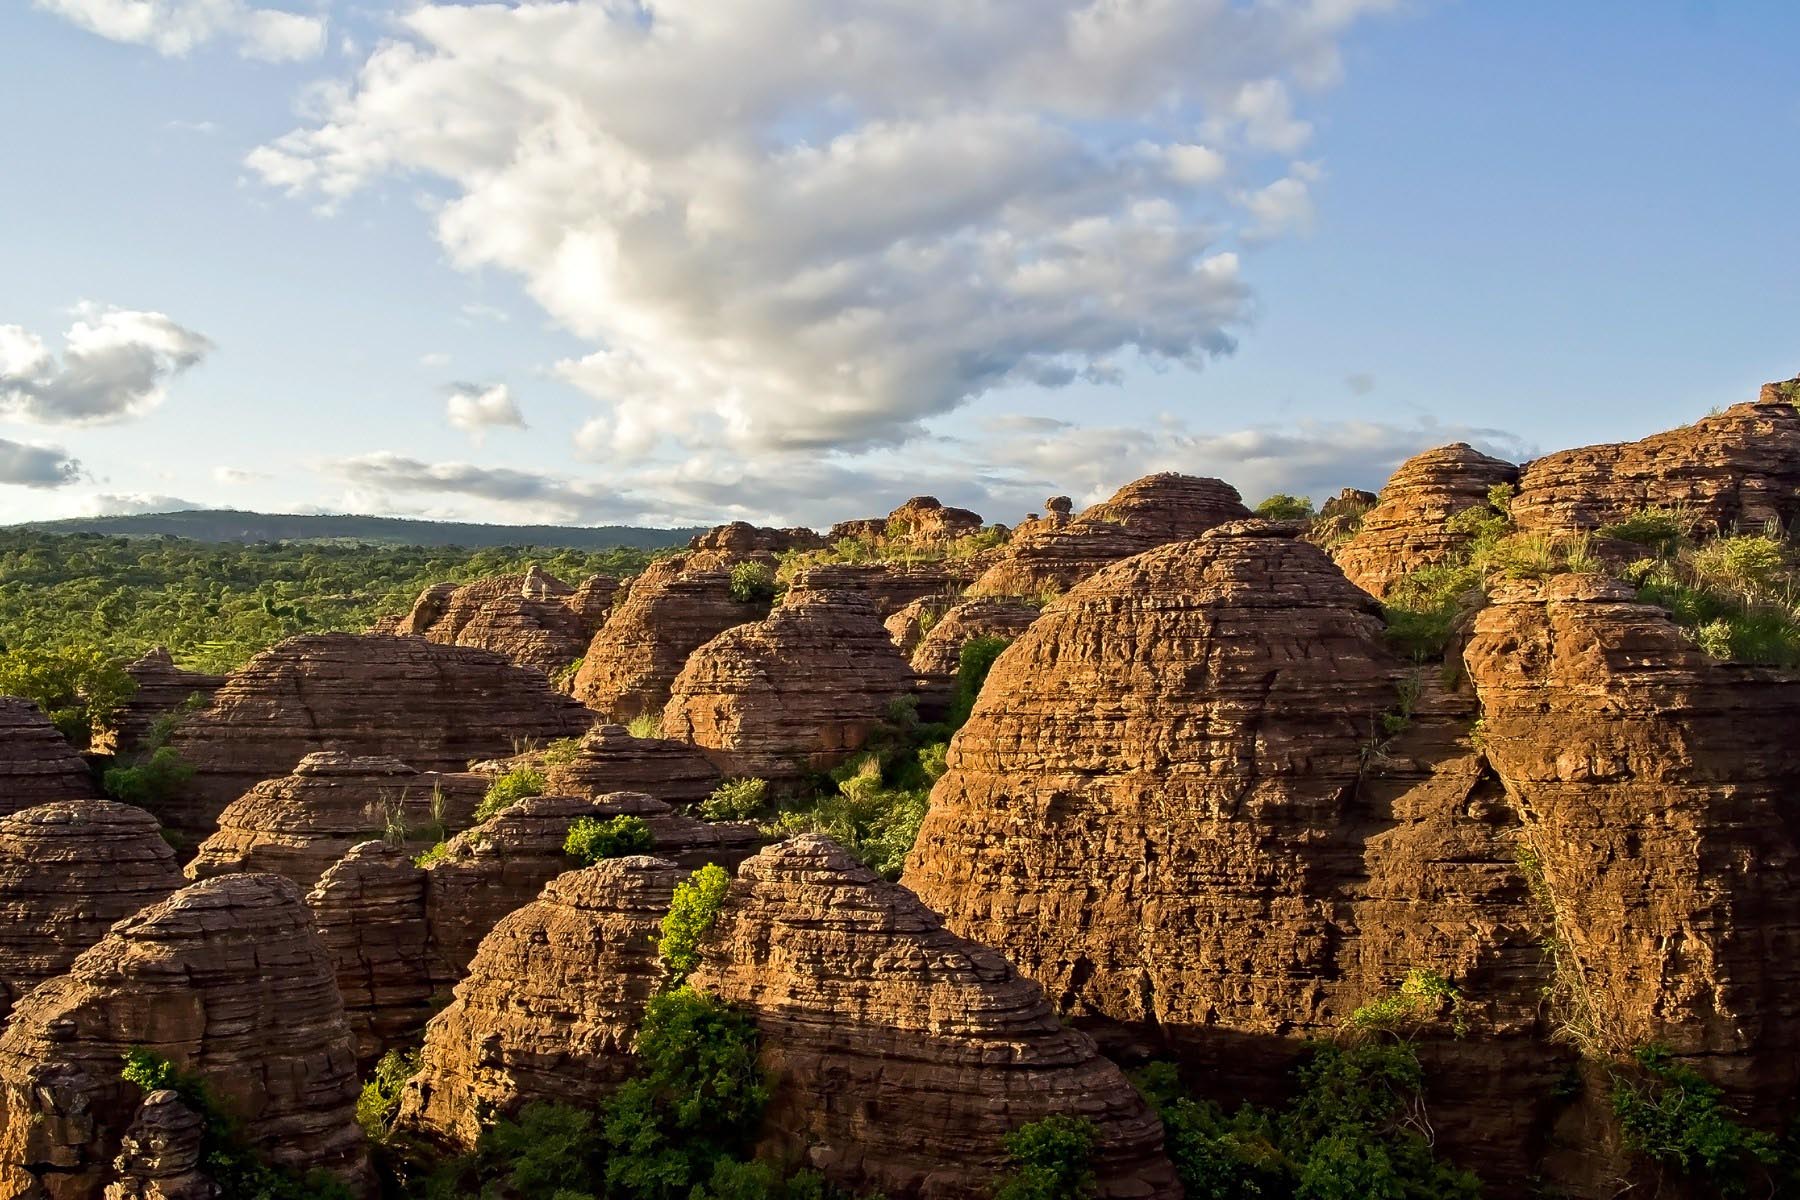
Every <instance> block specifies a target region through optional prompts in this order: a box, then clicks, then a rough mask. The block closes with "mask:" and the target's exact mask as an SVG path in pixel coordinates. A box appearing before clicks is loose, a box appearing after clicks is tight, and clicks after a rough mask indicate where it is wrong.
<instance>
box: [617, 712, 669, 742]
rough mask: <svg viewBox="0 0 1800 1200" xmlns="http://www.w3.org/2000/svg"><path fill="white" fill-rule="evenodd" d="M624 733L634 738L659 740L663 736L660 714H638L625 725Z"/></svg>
mask: <svg viewBox="0 0 1800 1200" xmlns="http://www.w3.org/2000/svg"><path fill="white" fill-rule="evenodd" d="M625 732H626V733H629V734H630V735H631V736H632V737H634V738H660V737H661V736H662V735H663V728H662V714H661V713H659V712H653V713H639V714H638V715H637V716H635V717H633V718H631V720H630V721H629V722H627V723H626V725H625Z"/></svg>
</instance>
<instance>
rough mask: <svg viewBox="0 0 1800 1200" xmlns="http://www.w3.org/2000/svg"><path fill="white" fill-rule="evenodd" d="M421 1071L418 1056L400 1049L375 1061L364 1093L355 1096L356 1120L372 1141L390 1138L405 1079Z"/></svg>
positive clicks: (390, 1051)
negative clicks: (389, 1132)
mask: <svg viewBox="0 0 1800 1200" xmlns="http://www.w3.org/2000/svg"><path fill="white" fill-rule="evenodd" d="M418 1073H419V1056H418V1055H416V1054H405V1053H402V1052H401V1051H399V1050H389V1051H388V1052H387V1053H386V1054H384V1055H382V1056H381V1061H379V1062H377V1063H376V1064H375V1073H374V1074H373V1075H370V1076H369V1078H368V1080H367V1081H366V1082H364V1084H363V1087H362V1094H361V1095H359V1096H358V1097H357V1098H356V1123H357V1124H358V1125H361V1126H362V1130H363V1133H365V1134H367V1135H368V1137H369V1140H370V1141H372V1142H379V1141H383V1140H385V1139H386V1138H387V1135H388V1130H389V1129H390V1128H391V1127H392V1126H393V1123H394V1113H395V1112H396V1111H397V1110H398V1109H399V1107H400V1093H401V1091H402V1090H404V1089H405V1087H406V1081H407V1080H409V1079H411V1078H412V1077H413V1076H414V1075H416V1074H418Z"/></svg>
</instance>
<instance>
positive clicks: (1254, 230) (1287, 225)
mask: <svg viewBox="0 0 1800 1200" xmlns="http://www.w3.org/2000/svg"><path fill="white" fill-rule="evenodd" d="M1323 176H1324V172H1323V171H1321V170H1320V169H1319V167H1318V164H1316V163H1305V162H1297V163H1294V164H1293V165H1292V167H1291V168H1290V169H1289V171H1288V174H1287V175H1286V176H1285V177H1284V178H1281V179H1277V180H1276V181H1275V182H1274V183H1271V184H1269V185H1268V186H1267V187H1263V188H1259V189H1257V190H1256V191H1254V192H1248V193H1243V194H1240V195H1239V197H1238V203H1239V204H1241V205H1242V206H1243V207H1244V209H1245V210H1246V211H1247V212H1249V214H1250V216H1251V217H1252V218H1253V223H1252V225H1251V226H1250V228H1249V229H1248V230H1246V231H1245V232H1246V234H1247V235H1248V236H1250V237H1253V238H1256V239H1268V238H1275V237H1280V236H1282V235H1283V234H1288V233H1311V232H1312V228H1313V218H1314V215H1315V214H1314V209H1313V198H1312V185H1313V184H1315V183H1317V182H1318V181H1319V180H1320V179H1321V178H1323Z"/></svg>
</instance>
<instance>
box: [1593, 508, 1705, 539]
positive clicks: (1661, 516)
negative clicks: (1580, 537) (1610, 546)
mask: <svg viewBox="0 0 1800 1200" xmlns="http://www.w3.org/2000/svg"><path fill="white" fill-rule="evenodd" d="M1693 526H1694V522H1693V520H1692V518H1690V517H1689V516H1687V515H1686V514H1685V513H1682V512H1680V511H1678V510H1676V509H1672V508H1640V509H1638V510H1637V511H1636V512H1634V513H1632V514H1631V515H1630V516H1628V517H1626V518H1624V519H1623V520H1620V521H1614V522H1613V523H1612V524H1610V525H1602V526H1601V527H1600V528H1599V529H1598V530H1596V531H1595V532H1597V533H1598V534H1599V535H1600V536H1601V537H1604V538H1612V539H1613V540H1615V541H1620V542H1636V543H1638V544H1639V545H1644V546H1657V547H1669V546H1673V545H1674V544H1675V543H1677V542H1679V541H1681V540H1682V539H1683V538H1685V537H1687V536H1688V535H1689V533H1690V532H1692V530H1693Z"/></svg>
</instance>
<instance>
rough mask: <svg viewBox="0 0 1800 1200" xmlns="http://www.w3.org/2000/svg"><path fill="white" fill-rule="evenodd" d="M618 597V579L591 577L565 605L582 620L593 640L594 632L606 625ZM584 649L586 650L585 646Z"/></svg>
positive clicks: (581, 584)
mask: <svg viewBox="0 0 1800 1200" xmlns="http://www.w3.org/2000/svg"><path fill="white" fill-rule="evenodd" d="M618 595H619V581H618V580H617V579H614V578H613V577H612V576H611V575H589V576H588V577H587V578H586V579H584V580H582V581H581V583H580V585H579V586H577V587H576V589H575V594H574V595H572V596H570V597H569V598H568V600H566V601H565V602H564V603H566V604H567V605H568V607H569V611H570V612H572V613H574V614H575V615H576V616H577V617H578V618H580V620H581V623H582V625H583V626H584V627H585V628H586V629H587V630H588V635H589V637H590V638H591V637H592V636H593V633H594V631H596V630H598V629H599V628H600V626H602V625H604V624H605V623H606V614H607V613H610V612H611V611H612V606H613V601H614V600H616V599H617V598H618ZM582 648H583V649H586V646H585V644H584V646H583V647H582Z"/></svg>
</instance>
